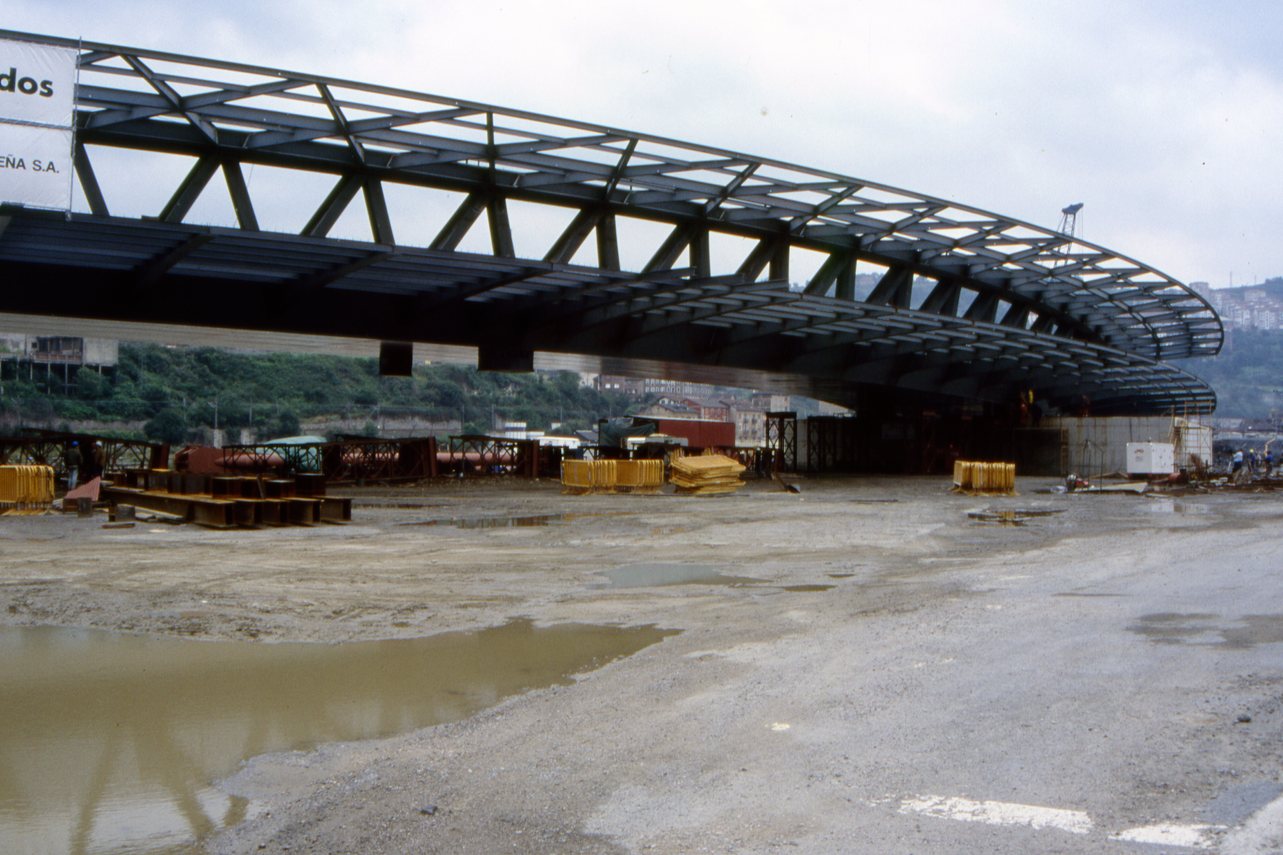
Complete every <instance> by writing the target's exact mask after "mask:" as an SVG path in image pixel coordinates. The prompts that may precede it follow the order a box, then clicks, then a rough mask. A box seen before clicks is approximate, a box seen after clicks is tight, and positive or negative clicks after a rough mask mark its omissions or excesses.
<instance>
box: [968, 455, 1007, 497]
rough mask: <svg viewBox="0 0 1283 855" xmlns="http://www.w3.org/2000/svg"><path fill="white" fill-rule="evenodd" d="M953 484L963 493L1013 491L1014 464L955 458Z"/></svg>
mask: <svg viewBox="0 0 1283 855" xmlns="http://www.w3.org/2000/svg"><path fill="white" fill-rule="evenodd" d="M953 486H954V489H956V490H959V491H961V492H965V493H1014V492H1015V490H1016V464H1014V463H988V462H985V461H980V460H955V461H954V463H953Z"/></svg>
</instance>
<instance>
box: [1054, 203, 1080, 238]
mask: <svg viewBox="0 0 1283 855" xmlns="http://www.w3.org/2000/svg"><path fill="white" fill-rule="evenodd" d="M1082 209H1083V203H1082V202H1075V203H1074V204H1072V205H1066V206H1065V207H1063V208H1061V209H1060V229H1059V231H1060V233H1061V234H1066V235H1069V236H1070V237H1077V236H1078V212H1079V211H1081V210H1082Z"/></svg>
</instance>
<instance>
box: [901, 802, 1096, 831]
mask: <svg viewBox="0 0 1283 855" xmlns="http://www.w3.org/2000/svg"><path fill="white" fill-rule="evenodd" d="M900 813H904V814H908V813H918V814H923V815H925V816H935V817H940V818H942V819H956V820H961V821H963V822H983V823H986V824H988V825H1023V826H1026V827H1028V828H1038V829H1041V828H1054V829H1058V830H1060V831H1068V832H1069V833H1071V834H1087V833H1089V832H1090V831H1091V830H1092V821H1091V817H1089V816H1088V815H1087V814H1085V813H1083V812H1082V811H1080V810H1064V809H1062V808H1050V807H1042V806H1040V805H1022V804H1016V803H1014V802H992V801H975V800H973V799H964V798H961V797H958V796H913V797H910V798H905V799H901V800H900Z"/></svg>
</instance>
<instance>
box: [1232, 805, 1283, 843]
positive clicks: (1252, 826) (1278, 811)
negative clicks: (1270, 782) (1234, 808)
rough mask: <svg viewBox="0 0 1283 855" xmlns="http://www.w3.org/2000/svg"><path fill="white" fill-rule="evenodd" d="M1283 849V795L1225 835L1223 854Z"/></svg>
mask: <svg viewBox="0 0 1283 855" xmlns="http://www.w3.org/2000/svg"><path fill="white" fill-rule="evenodd" d="M1279 851H1283V796H1280V797H1278V798H1277V799H1275V800H1274V801H1272V802H1270V803H1269V804H1267V805H1266V806H1265V807H1263V808H1261V809H1260V810H1258V811H1257V812H1256V813H1254V814H1252V815H1251V816H1250V817H1248V818H1247V822H1245V823H1243V824H1242V825H1241V826H1240V827H1238V828H1236V829H1234V830H1233V831H1231V832H1230V833H1229V834H1227V835H1225V839H1224V840H1223V841H1221V855H1267V853H1271V852H1274V853H1277V852H1279Z"/></svg>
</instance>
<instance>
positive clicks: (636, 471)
mask: <svg viewBox="0 0 1283 855" xmlns="http://www.w3.org/2000/svg"><path fill="white" fill-rule="evenodd" d="M608 462H610V463H614V464H615V489H616V490H619V491H620V492H625V493H657V492H659V488H660V487H663V486H664V461H662V460H612V461H608Z"/></svg>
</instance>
